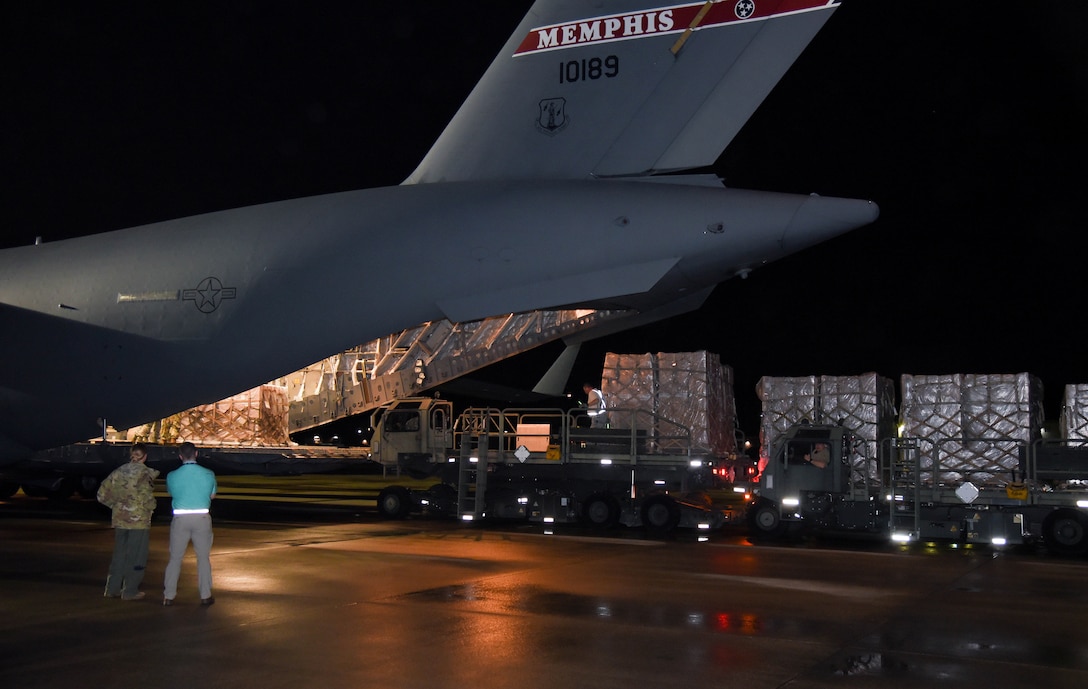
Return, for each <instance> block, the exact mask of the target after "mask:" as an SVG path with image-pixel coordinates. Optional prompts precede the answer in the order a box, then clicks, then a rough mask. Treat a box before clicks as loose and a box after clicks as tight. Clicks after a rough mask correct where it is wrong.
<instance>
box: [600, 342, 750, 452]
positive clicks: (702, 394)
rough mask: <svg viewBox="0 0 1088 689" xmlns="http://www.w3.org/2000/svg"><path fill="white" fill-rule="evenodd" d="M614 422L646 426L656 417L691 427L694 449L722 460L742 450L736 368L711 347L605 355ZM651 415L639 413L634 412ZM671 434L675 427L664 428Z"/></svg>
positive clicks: (607, 395) (605, 381)
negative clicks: (735, 392)
mask: <svg viewBox="0 0 1088 689" xmlns="http://www.w3.org/2000/svg"><path fill="white" fill-rule="evenodd" d="M601 384H602V388H601V390H602V392H604V395H605V399H606V400H607V403H608V406H609V408H610V409H611V410H612V411H610V412H609V422H610V425H612V426H613V427H617V428H626V427H629V426H630V425H631V423H632V422H633V423H635V426H636V428H639V429H640V430H645V431H647V432H649V433H651V434H654V433H656V432H658V431H659V430H660V429H657V428H645V427H644V426H645V425H646V424H647V422H648V421H647V420H648V419H650V418H652V416H651V415H656V416H657V417H661V418H664V419H668V420H670V421H672V422H675V423H678V424H681V425H682V426H684V427H686V428H687V429H690V431H691V435H692V444H693V447H695V448H699V449H700V450H702V451H705V452H706V453H707V454H710V455H713V456H715V457H718V458H721V459H728V458H733V457H734V455H735V454H736V450H737V447H736V436H735V433H734V428H735V419H736V403H735V400H734V397H733V369H731V368H730V367H729V366H725V365H723V364H722V363H721V361H720V359H719V358H718V355H717V354H712V353H709V352H705V351H700V352H682V353H667V352H661V353H657V354H615V353H612V352H609V353H608V354H606V355H605V364H604V370H603V371H602V376H601ZM636 409H637V410H643V412H649V414H637V415H635V414H634V413H633V412H632V411H631V410H636ZM664 433H665V434H666V435H667V434H669V431H664Z"/></svg>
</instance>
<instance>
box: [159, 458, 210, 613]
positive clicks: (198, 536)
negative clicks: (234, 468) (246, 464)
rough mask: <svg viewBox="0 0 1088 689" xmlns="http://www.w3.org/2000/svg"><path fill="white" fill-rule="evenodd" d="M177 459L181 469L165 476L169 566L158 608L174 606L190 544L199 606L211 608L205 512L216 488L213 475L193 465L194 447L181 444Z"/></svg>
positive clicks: (206, 513) (207, 517) (197, 465)
mask: <svg viewBox="0 0 1088 689" xmlns="http://www.w3.org/2000/svg"><path fill="white" fill-rule="evenodd" d="M178 455H179V456H180V457H181V466H180V467H178V468H177V469H175V470H174V471H171V472H170V473H169V474H167V475H166V490H167V491H168V492H169V493H170V496H171V497H172V498H173V508H174V518H173V520H172V521H171V522H170V562H169V563H167V565H166V576H165V578H164V582H163V593H162V604H163V605H173V604H174V597H175V596H177V594H178V577H179V576H180V575H181V561H182V558H184V557H185V551H186V550H187V549H188V548H189V542H190V541H192V544H193V551H194V552H195V553H196V577H197V579H196V580H197V587H198V588H199V589H200V604H201V605H211V604H212V603H214V602H215V598H213V597H212V559H211V552H212V517H211V514H210V512H209V508H210V507H211V504H212V498H214V497H215V491H216V488H217V486H216V482H215V473H214V472H212V470H211V469H207V468H205V467H202V466H200V465H199V464H197V463H196V446H195V445H193V444H192V443H182V444H181V447H180V448H179V449H178Z"/></svg>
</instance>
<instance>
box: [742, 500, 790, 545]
mask: <svg viewBox="0 0 1088 689" xmlns="http://www.w3.org/2000/svg"><path fill="white" fill-rule="evenodd" d="M748 529H749V531H750V532H751V534H752V538H754V539H756V540H764V541H768V540H778V539H780V538H782V536H783V535H784V534H785V533H786V524H785V523H783V521H782V515H781V514H779V512H778V506H777V505H775V504H774V503H773V502H770V501H769V500H760V501H759V502H756V503H755V504H753V505H752V507H751V508H749V510H748Z"/></svg>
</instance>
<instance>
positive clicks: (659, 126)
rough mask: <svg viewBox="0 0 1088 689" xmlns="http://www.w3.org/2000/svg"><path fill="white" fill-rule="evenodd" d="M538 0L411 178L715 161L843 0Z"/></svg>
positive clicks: (531, 175)
mask: <svg viewBox="0 0 1088 689" xmlns="http://www.w3.org/2000/svg"><path fill="white" fill-rule="evenodd" d="M587 4H588V3H585V2H583V1H580V0H538V2H536V4H534V5H533V7H532V8H531V9H530V11H529V12H528V14H527V15H526V17H525V19H524V20H522V23H521V24H520V25H519V26H518V28H517V29H516V30H515V31H514V34H513V35H512V36H511V37H510V40H509V41H507V43H506V45H505V46H504V48H503V50H502V52H500V53H499V56H498V57H497V58H496V59H495V60H494V62H492V64H491V66H490V67H489V68H488V70H487V72H486V73H485V74H484V76H483V78H482V79H481V80H480V82H479V83H478V84H477V86H476V88H475V89H474V90H473V91H472V93H471V94H470V95H469V97H468V99H467V100H466V101H465V103H464V104H463V105H462V106H461V108H460V110H459V111H458V112H457V114H456V115H455V116H454V118H453V120H452V121H451V122H450V124H449V126H448V127H447V128H446V129H445V131H443V133H442V135H441V136H440V137H439V139H438V141H436V142H435V145H434V146H433V147H432V148H431V150H430V152H428V154H427V155H426V156H425V157H424V159H423V161H422V162H421V163H420V165H419V167H418V168H417V169H416V170H415V172H413V173H412V174H411V175H410V176H409V177H408V179H407V180H405V183H406V184H418V183H428V182H453V181H469V180H494V179H585V178H594V177H598V178H599V177H623V176H641V175H650V174H654V173H660V172H671V171H678V170H690V169H694V168H699V167H705V166H708V165H711V164H713V163H714V161H715V160H716V159H717V158H718V156H719V155H720V154H721V152H722V151H723V150H724V149H725V147H726V146H727V145H728V144H729V142H730V141H731V140H732V139H733V137H734V136H735V135H736V133H737V132H738V131H739V130H740V128H741V127H742V126H743V125H744V123H745V122H746V121H747V120H748V118H749V117H750V116H751V115H752V113H753V112H754V111H755V110H756V108H757V107H759V104H760V103H761V102H762V101H763V99H764V98H765V97H766V95H767V94H768V93H770V91H771V89H772V88H773V87H774V85H775V84H777V83H778V81H779V79H781V77H782V75H783V74H785V72H786V70H787V69H789V67H790V65H792V64H793V62H794V61H795V60H796V59H797V57H798V56H799V55H800V54H801V51H802V50H804V48H805V47H806V46H807V45H808V43H809V42H810V41H811V40H812V38H813V37H814V36H815V35H816V33H817V32H818V31H819V30H820V28H821V27H823V25H824V23H825V22H826V21H827V19H828V18H829V17H830V15H831V13H832V12H833V11H834V10H835V9H836V8H837V6H838V0H710V1H708V2H694V3H692V2H689V3H684V4H676V5H659V4H656V3H652V2H645V1H644V2H632V1H631V0H604V1H602V2H597V3H593V8H594V10H593V13H592V15H590V16H587V14H589V13H588V12H587Z"/></svg>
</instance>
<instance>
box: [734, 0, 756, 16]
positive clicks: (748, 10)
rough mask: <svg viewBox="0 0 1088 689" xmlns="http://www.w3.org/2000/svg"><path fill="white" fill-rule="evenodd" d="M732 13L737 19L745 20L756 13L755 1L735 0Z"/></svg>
mask: <svg viewBox="0 0 1088 689" xmlns="http://www.w3.org/2000/svg"><path fill="white" fill-rule="evenodd" d="M733 13H734V14H736V15H737V19H747V18H748V17H751V16H752V15H753V14H755V13H756V3H755V0H737V4H736V6H735V7H733Z"/></svg>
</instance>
